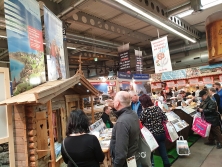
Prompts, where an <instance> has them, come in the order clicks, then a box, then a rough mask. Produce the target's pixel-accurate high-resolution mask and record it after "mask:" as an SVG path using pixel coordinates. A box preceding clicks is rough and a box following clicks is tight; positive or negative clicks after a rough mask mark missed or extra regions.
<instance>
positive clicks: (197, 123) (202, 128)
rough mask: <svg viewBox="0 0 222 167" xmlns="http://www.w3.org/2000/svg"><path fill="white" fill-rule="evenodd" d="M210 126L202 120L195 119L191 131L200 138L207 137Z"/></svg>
mask: <svg viewBox="0 0 222 167" xmlns="http://www.w3.org/2000/svg"><path fill="white" fill-rule="evenodd" d="M210 129H211V124H210V123H208V122H207V121H205V120H204V119H203V118H200V117H195V118H194V121H193V125H192V130H193V131H194V132H196V133H197V134H198V135H200V136H202V137H208V136H209V134H210Z"/></svg>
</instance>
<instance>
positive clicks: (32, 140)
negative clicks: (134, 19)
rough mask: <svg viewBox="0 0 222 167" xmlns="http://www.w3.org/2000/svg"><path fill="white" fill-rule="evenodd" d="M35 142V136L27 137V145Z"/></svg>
mask: <svg viewBox="0 0 222 167" xmlns="http://www.w3.org/2000/svg"><path fill="white" fill-rule="evenodd" d="M36 141H37V137H36V136H32V137H29V143H33V142H36Z"/></svg>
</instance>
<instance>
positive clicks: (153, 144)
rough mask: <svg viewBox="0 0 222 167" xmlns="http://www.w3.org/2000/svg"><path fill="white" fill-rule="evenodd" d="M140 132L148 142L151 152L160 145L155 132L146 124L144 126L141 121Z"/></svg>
mask: <svg viewBox="0 0 222 167" xmlns="http://www.w3.org/2000/svg"><path fill="white" fill-rule="evenodd" d="M140 132H141V134H142V137H143V138H144V139H145V141H146V143H147V144H148V146H149V147H150V150H151V152H152V151H154V150H155V149H156V148H158V147H159V145H158V143H157V141H156V139H155V138H154V136H153V134H152V133H151V132H150V131H149V130H148V129H147V128H146V127H145V126H143V125H142V123H141V122H140Z"/></svg>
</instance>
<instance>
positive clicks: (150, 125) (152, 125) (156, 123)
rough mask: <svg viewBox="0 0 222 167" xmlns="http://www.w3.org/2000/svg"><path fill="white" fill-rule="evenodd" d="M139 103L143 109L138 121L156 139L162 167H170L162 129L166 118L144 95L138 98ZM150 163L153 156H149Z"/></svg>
mask: <svg viewBox="0 0 222 167" xmlns="http://www.w3.org/2000/svg"><path fill="white" fill-rule="evenodd" d="M139 101H140V103H141V105H142V107H143V111H142V113H141V117H140V121H141V123H142V125H143V126H145V127H146V128H147V129H148V130H149V131H150V132H151V133H152V134H153V136H154V138H155V139H156V141H157V143H158V145H159V147H158V151H159V153H160V156H161V158H162V160H163V164H164V167H170V166H171V165H170V162H169V159H168V156H167V151H166V146H165V139H166V136H165V130H164V127H163V124H162V123H163V121H167V117H166V115H165V114H164V112H163V111H162V110H161V109H160V107H158V106H153V103H152V100H151V99H150V97H149V96H148V95H146V94H144V95H142V96H140V97H139ZM151 161H153V154H151Z"/></svg>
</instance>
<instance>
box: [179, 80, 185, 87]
mask: <svg viewBox="0 0 222 167" xmlns="http://www.w3.org/2000/svg"><path fill="white" fill-rule="evenodd" d="M177 86H186V80H178V81H177Z"/></svg>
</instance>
